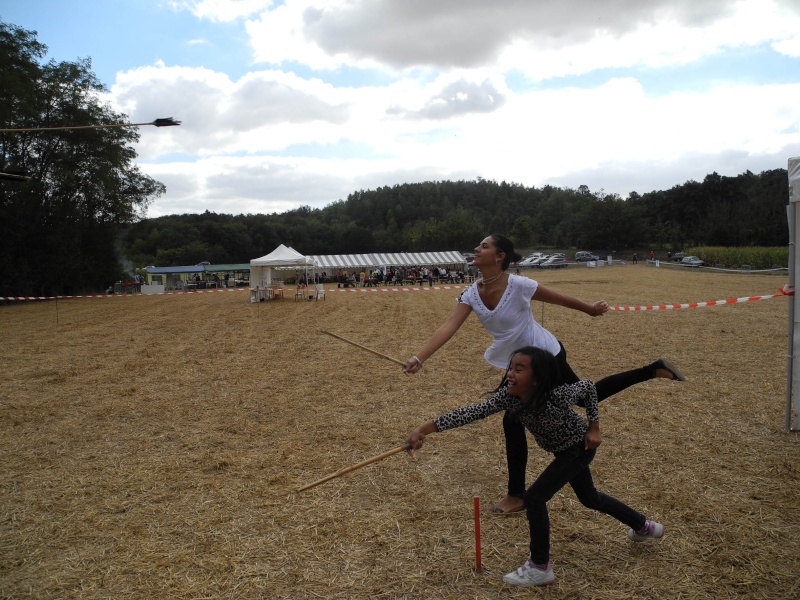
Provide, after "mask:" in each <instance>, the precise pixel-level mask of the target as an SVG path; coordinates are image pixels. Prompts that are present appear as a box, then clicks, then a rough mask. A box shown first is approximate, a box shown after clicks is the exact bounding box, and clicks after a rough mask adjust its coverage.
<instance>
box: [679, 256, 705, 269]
mask: <svg viewBox="0 0 800 600" xmlns="http://www.w3.org/2000/svg"><path fill="white" fill-rule="evenodd" d="M681 264H682V265H686V266H688V267H702V266H703V265H704V264H705V263H704V262H703V261H702V260H700V258H698V257H697V256H684V257H683V258H682V259H681Z"/></svg>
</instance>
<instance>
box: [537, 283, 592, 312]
mask: <svg viewBox="0 0 800 600" xmlns="http://www.w3.org/2000/svg"><path fill="white" fill-rule="evenodd" d="M533 299H534V300H538V301H539V302H547V303H548V304H556V305H558V306H563V307H564V308H571V309H573V310H579V311H581V312H585V313H586V314H587V315H589V316H590V317H599V316H600V315H602V314H603V313H604V312H607V311H608V303H607V302H606V301H604V300H598V301H597V302H593V303H592V304H588V303H587V302H584V301H583V300H578V299H577V298H573V297H572V296H569V295H567V294H562V293H561V292H557V291H555V290H551V289H550V288H546V287H544V286H543V285H540V286H539V287H537V288H536V293H535V294H534V295H533Z"/></svg>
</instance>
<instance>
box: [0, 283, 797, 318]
mask: <svg viewBox="0 0 800 600" xmlns="http://www.w3.org/2000/svg"><path fill="white" fill-rule="evenodd" d="M467 287H469V286H468V285H440V286H437V285H435V286H433V287H391V288H386V287H381V288H330V289H328V290H327V291H329V292H350V293H362V294H368V293H378V292H430V291H438V290H460V289H464V288H467ZM243 291H244V292H247V291H250V289H249V288H224V289H220V290H190V291H186V292H179V291H172V292H162V293H160V294H96V295H78V296H0V300H8V301H15V300H66V299H75V298H132V297H138V296H182V295H185V294H213V293H215V292H243ZM783 296H794V290H793V289H791V288H790V286H788V285H787V286H785V287H784V288H781V290H780V292H779V293H777V294H767V295H764V296H745V297H743V298H728V299H727V300H709V301H707V302H686V303H683V304H658V305H655V304H654V305H652V306H610V307H609V308H608V310H613V311H617V312H639V311H647V310H680V309H683V308H702V307H704V306H724V305H727V304H739V303H741V302H755V301H757V300H770V299H772V298H781V297H783Z"/></svg>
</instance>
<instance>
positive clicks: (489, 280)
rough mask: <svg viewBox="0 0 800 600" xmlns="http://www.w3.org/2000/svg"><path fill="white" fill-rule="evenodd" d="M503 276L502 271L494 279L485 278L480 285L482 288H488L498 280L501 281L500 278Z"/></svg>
mask: <svg viewBox="0 0 800 600" xmlns="http://www.w3.org/2000/svg"><path fill="white" fill-rule="evenodd" d="M502 275H503V272H502V271H500V272H499V273H498V274H497V275H495V276H494V277H490V278H489V279H486V278H483V279H481V280H480V282H479V283H478V285H480V286H481V287H486V286H487V285H491V284H492V283H494V282H495V281H497V280H498V279H500V277H501V276H502Z"/></svg>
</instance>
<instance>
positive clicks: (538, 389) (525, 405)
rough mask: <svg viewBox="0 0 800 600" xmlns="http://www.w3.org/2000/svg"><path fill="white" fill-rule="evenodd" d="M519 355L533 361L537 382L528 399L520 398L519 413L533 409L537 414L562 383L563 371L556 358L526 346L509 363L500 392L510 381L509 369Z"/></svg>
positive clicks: (512, 355)
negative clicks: (508, 380) (552, 392)
mask: <svg viewBox="0 0 800 600" xmlns="http://www.w3.org/2000/svg"><path fill="white" fill-rule="evenodd" d="M517 354H524V355H525V356H529V357H530V359H531V371H533V378H534V381H535V382H536V385H534V387H533V390H531V393H530V394H529V395H528V397H527V398H520V405H519V408H518V409H517V411H524V410H528V409H532V410H533V411H535V412H539V411H540V410H542V409H543V408H544V406H545V404H546V403H547V398H548V396H549V395H550V392H551V391H553V389H555V388H557V387H558V386H559V385H561V383H562V377H561V370H560V368H559V366H558V361H556V357H555V356H553V355H552V354H550V353H549V352H547V351H546V350H542V349H541V348H534V347H533V346H524V347H522V348H519V349H518V350H514V352H512V354H511V358H510V359H509V361H508V368H507V369H506V374H504V375H503V380H502V381H501V382H500V385H499V386H498V387H497V389H498V390H499V389H500V388H502V387H503V386H504V385H505V384H506V380H507V379H508V369H509V368H511V361H512V360H513V359H514V357H515V356H516V355H517Z"/></svg>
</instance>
